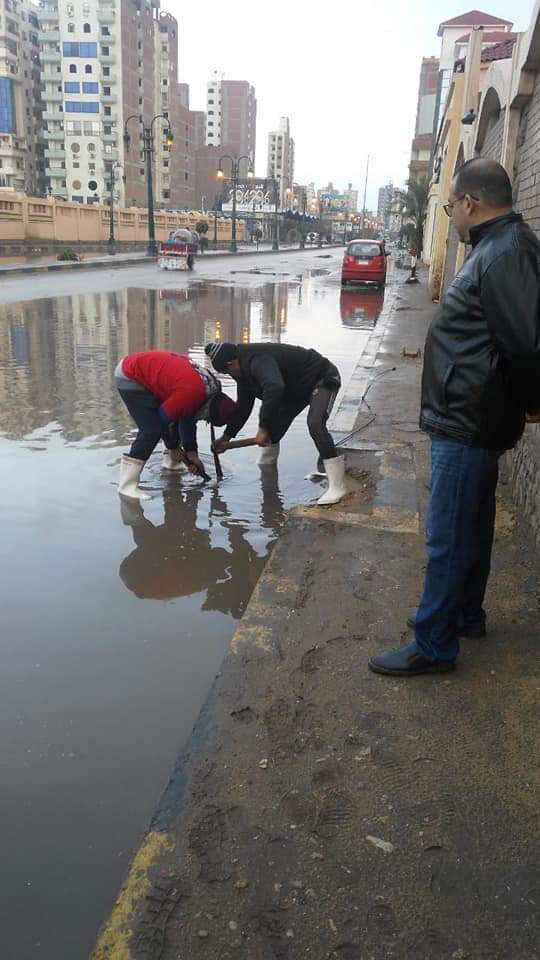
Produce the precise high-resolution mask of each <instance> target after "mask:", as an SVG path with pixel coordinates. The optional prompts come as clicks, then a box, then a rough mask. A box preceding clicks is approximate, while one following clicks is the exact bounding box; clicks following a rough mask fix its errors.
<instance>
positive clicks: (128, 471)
mask: <svg viewBox="0 0 540 960" xmlns="http://www.w3.org/2000/svg"><path fill="white" fill-rule="evenodd" d="M114 376H115V382H116V386H117V389H118V392H119V394H120V396H121V398H122V400H123V401H124V403H125V405H126V407H127V408H128V410H129V412H130V414H131V416H132V417H133V419H134V421H135V423H136V424H137V427H138V428H139V429H138V433H137V436H136V437H135V440H134V441H133V444H132V446H131V450H130V451H129V454H125V455H124V456H123V457H122V461H121V464H120V483H119V485H118V492H119V493H120V494H122V495H123V496H125V497H133V498H135V499H137V500H147V499H148V495H147V494H145V493H144V492H143V490H142V489H141V488H140V487H139V478H140V476H141V473H142V470H143V468H144V465H145V463H146V461H147V460H148V458H149V456H150V454H151V453H152V451H153V450H154V448H155V446H156V445H157V444H158V443H159V441H160V439H162V440H163V442H164V444H165V453H164V455H163V468H164V469H166V470H177V469H186V466H184V464H186V465H187V468H188V469H189V470H190V471H191V472H192V473H200V472H201V471H202V470H203V465H202V463H201V460H200V459H199V455H198V452H197V421H198V420H210V421H211V422H212V423H213V424H215V425H216V426H224V424H226V423H227V419H228V417H230V416H231V415H232V413H233V411H234V409H235V405H234V402H233V401H232V400H231V399H230V398H229V397H227V396H225V394H223V393H222V392H221V386H220V383H219V381H218V379H217V377H214V376H213V375H212V374H211V373H210V371H209V370H205V369H204V368H202V367H198V366H197V365H196V364H194V363H192V362H191V360H190V359H189V357H184V356H182V355H181V354H179V353H171V352H169V351H168V350H144V351H143V352H142V353H131V354H129V355H128V356H127V357H124V358H123V359H122V360H120V362H119V363H118V365H117V367H116V370H115V373H114Z"/></svg>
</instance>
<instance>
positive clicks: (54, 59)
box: [39, 50, 62, 63]
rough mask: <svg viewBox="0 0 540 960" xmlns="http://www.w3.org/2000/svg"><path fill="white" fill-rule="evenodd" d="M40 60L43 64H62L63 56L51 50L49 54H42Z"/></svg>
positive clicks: (57, 51)
mask: <svg viewBox="0 0 540 960" xmlns="http://www.w3.org/2000/svg"><path fill="white" fill-rule="evenodd" d="M39 59H40V60H41V62H42V63H60V61H61V60H62V54H61V53H60V51H59V50H49V51H48V52H47V53H40V55H39Z"/></svg>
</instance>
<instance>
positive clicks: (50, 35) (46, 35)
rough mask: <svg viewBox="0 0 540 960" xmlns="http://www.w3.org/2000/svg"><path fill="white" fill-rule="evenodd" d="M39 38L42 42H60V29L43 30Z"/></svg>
mask: <svg viewBox="0 0 540 960" xmlns="http://www.w3.org/2000/svg"><path fill="white" fill-rule="evenodd" d="M39 39H40V40H41V43H58V42H59V41H60V31H59V30H47V31H46V32H44V31H43V30H42V31H41V33H40V37H39Z"/></svg>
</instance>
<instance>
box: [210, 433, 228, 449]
mask: <svg viewBox="0 0 540 960" xmlns="http://www.w3.org/2000/svg"><path fill="white" fill-rule="evenodd" d="M228 446H229V437H228V436H227V435H226V434H223V436H222V437H218V439H217V440H216V442H215V443H214V444H212V451H213V452H214V453H225V451H226V449H227V447H228Z"/></svg>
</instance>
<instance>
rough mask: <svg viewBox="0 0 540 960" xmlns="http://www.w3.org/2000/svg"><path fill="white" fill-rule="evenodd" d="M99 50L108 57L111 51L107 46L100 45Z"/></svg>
mask: <svg viewBox="0 0 540 960" xmlns="http://www.w3.org/2000/svg"><path fill="white" fill-rule="evenodd" d="M101 52H102V54H103V56H105V57H108V56H109V54H110V52H111V51H110V50H109V47H106V46H102V48H101Z"/></svg>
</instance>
